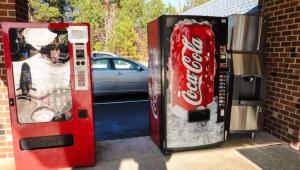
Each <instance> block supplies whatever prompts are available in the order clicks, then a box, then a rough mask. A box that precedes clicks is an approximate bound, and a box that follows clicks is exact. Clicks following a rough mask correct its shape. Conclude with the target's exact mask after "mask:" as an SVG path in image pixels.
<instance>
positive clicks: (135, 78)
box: [92, 52, 148, 96]
mask: <svg viewBox="0 0 300 170" xmlns="http://www.w3.org/2000/svg"><path fill="white" fill-rule="evenodd" d="M92 56H93V57H92V70H93V71H92V74H93V94H94V96H102V95H111V94H118V93H132V92H148V68H147V67H146V66H144V65H142V64H140V63H138V62H136V61H132V60H129V59H126V58H123V57H120V56H117V55H115V54H111V53H106V52H93V54H92Z"/></svg>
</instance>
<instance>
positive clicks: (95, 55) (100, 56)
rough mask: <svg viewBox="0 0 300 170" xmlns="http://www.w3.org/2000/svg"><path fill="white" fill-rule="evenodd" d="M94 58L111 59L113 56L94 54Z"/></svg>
mask: <svg viewBox="0 0 300 170" xmlns="http://www.w3.org/2000/svg"><path fill="white" fill-rule="evenodd" d="M93 57H99V58H109V57H112V55H109V54H102V53H93Z"/></svg>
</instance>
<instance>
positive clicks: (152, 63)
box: [149, 50, 159, 119]
mask: <svg viewBox="0 0 300 170" xmlns="http://www.w3.org/2000/svg"><path fill="white" fill-rule="evenodd" d="M149 56H150V57H149V75H150V81H149V82H150V84H149V88H150V89H149V92H150V95H149V97H150V107H151V110H152V114H153V116H154V118H155V119H157V118H158V93H159V84H158V78H159V73H158V69H159V68H158V67H159V65H158V58H157V57H158V56H157V52H156V51H155V50H151V51H150V55H149Z"/></svg>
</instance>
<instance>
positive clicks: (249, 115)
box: [230, 106, 259, 131]
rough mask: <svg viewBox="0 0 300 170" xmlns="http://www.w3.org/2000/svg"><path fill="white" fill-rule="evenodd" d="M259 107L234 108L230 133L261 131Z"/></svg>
mask: <svg viewBox="0 0 300 170" xmlns="http://www.w3.org/2000/svg"><path fill="white" fill-rule="evenodd" d="M258 109H259V106H232V109H231V119H230V131H240V130H257V129H259V123H258V122H259V121H258V120H259V112H258Z"/></svg>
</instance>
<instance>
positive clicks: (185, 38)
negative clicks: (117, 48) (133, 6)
mask: <svg viewBox="0 0 300 170" xmlns="http://www.w3.org/2000/svg"><path fill="white" fill-rule="evenodd" d="M226 43H227V18H221V17H203V16H168V15H163V16H161V17H159V18H158V19H156V20H154V21H152V22H150V23H148V49H149V54H148V55H149V101H150V104H149V114H150V134H151V138H152V139H153V141H154V142H155V144H156V145H158V146H159V147H160V149H161V150H162V151H163V152H164V153H168V152H172V151H176V150H186V149H194V148H198V147H207V146H211V145H217V144H220V143H222V142H223V141H224V140H225V128H224V127H225V122H227V117H226V115H227V112H228V111H227V108H228V102H227V101H228V93H227V90H228V75H229V74H228V72H229V69H228V65H227V63H228V62H229V60H228V58H227V56H226Z"/></svg>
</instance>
